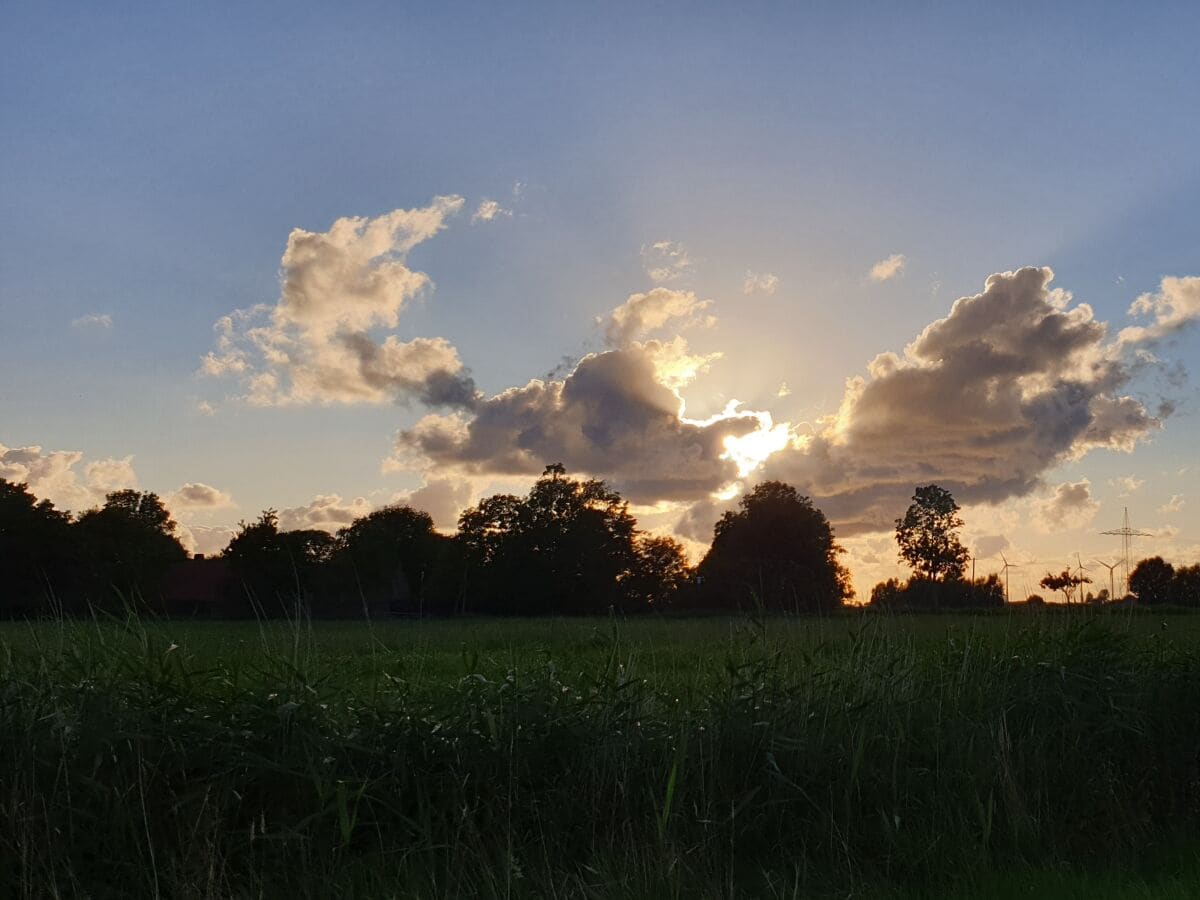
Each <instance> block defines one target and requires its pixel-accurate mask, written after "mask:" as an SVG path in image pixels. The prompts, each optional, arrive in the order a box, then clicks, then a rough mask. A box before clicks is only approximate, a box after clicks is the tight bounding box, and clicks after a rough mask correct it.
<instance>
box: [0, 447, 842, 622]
mask: <svg viewBox="0 0 1200 900" xmlns="http://www.w3.org/2000/svg"><path fill="white" fill-rule="evenodd" d="M176 532H177V525H176V523H175V522H174V521H173V520H172V518H171V516H170V513H169V511H168V510H167V509H166V507H165V505H164V504H163V502H162V500H161V499H160V498H159V497H158V496H157V495H156V494H154V493H151V492H143V491H135V490H121V491H114V492H113V493H110V494H108V495H107V497H106V499H105V502H104V504H103V506H101V507H99V508H97V509H92V510H88V511H86V512H84V513H82V514H80V515H78V516H72V515H71V514H69V513H67V512H64V511H61V510H57V509H55V508H54V505H53V504H52V503H50V502H49V501H48V500H39V499H38V498H37V497H35V496H34V495H33V494H32V493H30V491H29V490H28V488H27V486H26V485H24V484H16V483H12V482H8V481H4V480H0V615H5V616H9V617H12V616H29V615H41V614H45V613H46V612H48V611H52V612H58V613H63V614H77V613H83V612H86V611H89V610H96V609H101V610H115V609H123V608H125V607H126V606H129V605H135V606H139V607H142V606H144V607H148V608H151V609H155V608H158V609H163V610H165V611H168V612H173V613H194V614H204V613H209V614H212V613H213V612H214V611H216V613H217V614H220V615H225V616H239V615H243V616H249V615H265V616H271V615H278V614H285V613H286V614H291V612H292V611H294V609H295V608H296V606H297V605H299V606H300V607H302V608H303V609H304V610H305V611H307V612H308V613H311V614H316V615H330V616H347V615H359V614H363V613H365V614H371V613H372V612H377V613H378V612H382V613H393V614H408V615H455V614H488V615H541V614H597V613H606V612H609V611H617V612H622V613H637V612H643V611H649V610H655V609H667V608H671V607H675V608H695V609H722V608H730V609H736V608H741V607H756V608H763V609H772V610H791V611H795V612H818V611H825V610H830V609H834V608H836V607H838V606H840V605H841V604H842V603H843V602H844V601H845V600H846V599H848V598H849V597H850V596H851V594H852V591H851V588H850V579H849V575H848V573H847V571H846V570H845V568H844V567H843V566H842V565H841V564H840V563H839V561H838V556H839V554H840V553H841V552H842V549H841V548H840V547H839V546H838V544H837V543H836V541H835V540H834V534H833V528H832V527H831V526H830V524H829V521H828V520H827V519H826V518H825V516H824V514H823V513H822V512H821V511H820V510H819V509H817V508H816V507H815V506H813V504H812V502H811V500H809V498H807V497H803V496H801V495H799V494H798V493H797V492H796V490H795V489H794V488H792V487H791V486H790V485H786V484H782V483H780V482H765V483H763V484H760V485H758V486H757V487H756V488H755V489H754V490H753V491H751V492H749V493H748V494H746V495H745V496H744V497H743V498H742V499H741V502H740V504H739V508H738V509H736V510H731V511H729V512H726V513H725V514H724V515H723V516H722V517H721V519H720V520H719V521H718V522H717V524H716V527H715V528H714V536H713V543H712V547H711V548H710V549H709V551H708V553H707V554H706V555H705V557H704V559H703V560H702V561H701V562H700V564H699V565H698V566H696V567H692V566H690V565H689V564H688V560H687V557H686V555H685V553H684V548H683V547H682V545H681V544H680V543H679V542H678V541H676V540H674V539H673V538H670V537H666V536H661V535H654V534H650V533H648V532H646V531H644V530H642V529H641V528H639V527H638V524H637V521H636V519H635V518H634V516H633V515H632V514H631V513H630V511H629V504H628V503H627V502H626V501H625V500H624V499H623V498H622V497H621V496H620V494H619V493H618V492H616V491H614V490H612V489H611V488H610V487H609V486H607V485H606V484H605V483H604V482H603V481H599V480H594V479H588V480H579V479H575V478H571V477H569V476H568V475H567V473H566V471H565V469H564V468H563V466H562V465H559V464H554V465H550V466H547V467H546V470H545V472H544V473H543V475H542V477H541V478H539V479H538V480H537V481H536V482H535V483H534V485H533V487H532V488H531V489H530V491H529V493H528V494H527V495H525V496H516V495H512V494H497V495H494V496H491V497H487V498H484V499H483V500H481V501H480V502H479V503H478V504H477V505H476V506H474V507H472V508H470V509H467V510H466V511H464V512H463V513H462V515H461V516H460V517H459V521H458V529H457V532H456V533H455V534H453V535H445V534H441V533H439V532H438V531H437V530H435V528H434V524H433V519H432V518H431V517H430V516H429V514H428V513H426V512H424V511H421V510H418V509H414V508H412V507H410V506H406V505H393V506H387V507H384V508H382V509H379V510H376V511H374V512H372V513H370V514H368V515H366V516H363V517H361V518H359V519H357V520H355V521H354V522H353V523H351V524H350V525H348V526H346V527H345V528H342V529H340V530H339V531H338V532H337V533H335V534H330V533H328V532H325V531H320V530H313V529H301V530H290V531H289V530H282V529H281V528H280V527H279V517H278V515H277V513H276V512H275V511H274V510H272V509H268V510H265V511H264V512H263V513H262V514H261V515H260V516H259V517H258V518H257V519H255V520H254V521H251V522H241V523H239V525H238V529H237V532H236V533H235V534H234V536H233V538H232V539H231V540H230V542H229V544H228V546H226V547H225V549H224V550H223V552H222V553H221V554H220V555H219V556H218V557H215V558H211V559H189V557H188V554H187V553H186V551H185V550H184V547H183V545H182V544H181V543H180V541H179V538H178V536H177V534H176Z"/></svg>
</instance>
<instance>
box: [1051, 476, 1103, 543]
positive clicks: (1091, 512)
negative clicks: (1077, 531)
mask: <svg viewBox="0 0 1200 900" xmlns="http://www.w3.org/2000/svg"><path fill="white" fill-rule="evenodd" d="M1099 509H1100V504H1099V503H1097V502H1096V501H1095V500H1093V499H1092V486H1091V483H1090V482H1089V481H1088V480H1087V479H1086V478H1084V479H1083V480H1082V481H1064V482H1063V483H1062V484H1060V485H1058V486H1057V487H1055V488H1054V493H1053V494H1052V495H1051V496H1050V497H1049V498H1048V499H1047V500H1045V501H1043V502H1041V503H1039V504H1038V505H1037V514H1038V526H1039V527H1040V528H1041V529H1042V530H1043V531H1060V530H1063V529H1067V530H1069V529H1072V528H1082V527H1083V526H1084V525H1086V524H1088V523H1089V522H1091V521H1092V519H1094V518H1095V517H1096V511H1097V510H1099Z"/></svg>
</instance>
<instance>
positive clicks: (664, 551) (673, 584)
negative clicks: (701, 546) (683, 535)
mask: <svg viewBox="0 0 1200 900" xmlns="http://www.w3.org/2000/svg"><path fill="white" fill-rule="evenodd" d="M634 553H635V554H636V560H637V563H636V565H635V566H634V569H633V572H631V573H630V575H629V576H628V579H627V580H626V581H625V582H624V583H623V584H622V588H623V589H624V591H625V593H626V595H627V597H628V598H630V599H631V600H632V601H633V602H634V605H635V606H637V605H643V604H644V605H646V606H654V607H658V608H662V607H664V606H666V605H667V604H668V603H670V601H671V598H672V597H674V596H675V594H676V592H677V591H678V590H679V589H680V588H681V587H683V586H684V585H685V584H686V583H687V581H688V579H689V577H690V576H691V569H690V568H689V567H688V563H687V556H686V555H685V554H684V552H683V545H682V544H680V543H679V541H677V540H675V539H674V538H670V537H665V536H662V537H649V536H644V535H643V536H642V537H639V538H638V539H637V543H636V544H635V546H634Z"/></svg>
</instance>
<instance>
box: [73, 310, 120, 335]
mask: <svg viewBox="0 0 1200 900" xmlns="http://www.w3.org/2000/svg"><path fill="white" fill-rule="evenodd" d="M112 325H113V320H112V314H111V313H88V314H87V315H86V316H80V317H79V318H78V319H72V320H71V327H72V328H80V329H94V330H99V331H106V330H108V329H110V328H112Z"/></svg>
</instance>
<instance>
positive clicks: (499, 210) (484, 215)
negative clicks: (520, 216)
mask: <svg viewBox="0 0 1200 900" xmlns="http://www.w3.org/2000/svg"><path fill="white" fill-rule="evenodd" d="M511 215H512V210H511V209H505V208H504V207H503V206H501V205H500V203H499V202H498V201H496V200H491V199H489V198H487V197H485V198H484V199H483V200H481V201H480V202H479V206H477V207H476V208H475V212H474V214H473V215H472V216H471V224H472V225H474V224H476V223H478V222H491V221H492V220H493V219H495V218H497V217H500V216H511Z"/></svg>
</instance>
